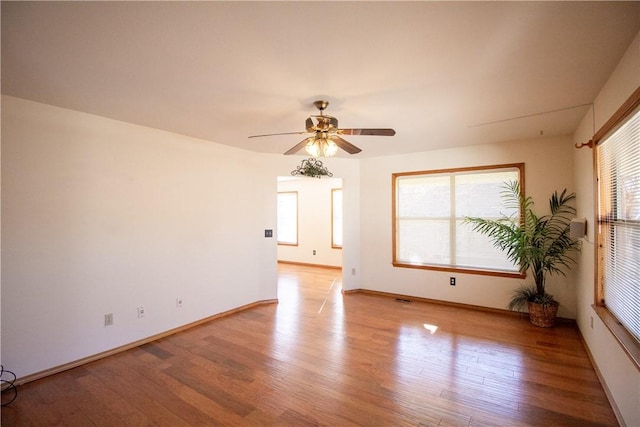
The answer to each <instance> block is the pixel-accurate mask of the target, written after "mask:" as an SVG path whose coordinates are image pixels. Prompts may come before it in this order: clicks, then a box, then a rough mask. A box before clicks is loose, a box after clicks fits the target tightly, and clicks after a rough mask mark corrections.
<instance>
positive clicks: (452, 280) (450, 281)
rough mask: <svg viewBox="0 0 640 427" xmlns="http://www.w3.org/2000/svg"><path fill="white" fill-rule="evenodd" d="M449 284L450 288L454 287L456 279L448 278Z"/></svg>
mask: <svg viewBox="0 0 640 427" xmlns="http://www.w3.org/2000/svg"><path fill="white" fill-rule="evenodd" d="M449 284H450V285H451V286H455V285H456V278H455V277H449Z"/></svg>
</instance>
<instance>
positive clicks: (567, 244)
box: [465, 182, 581, 327]
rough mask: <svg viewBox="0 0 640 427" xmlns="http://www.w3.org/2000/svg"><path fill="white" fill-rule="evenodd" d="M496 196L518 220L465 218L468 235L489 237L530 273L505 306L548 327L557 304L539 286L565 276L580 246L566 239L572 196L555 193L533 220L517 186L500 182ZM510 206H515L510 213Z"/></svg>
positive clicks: (572, 210)
mask: <svg viewBox="0 0 640 427" xmlns="http://www.w3.org/2000/svg"><path fill="white" fill-rule="evenodd" d="M502 196H503V198H504V200H505V203H506V205H507V208H509V209H510V211H519V213H520V218H514V215H511V216H507V215H504V216H503V217H502V218H499V219H497V220H491V219H484V218H473V217H468V218H465V222H466V223H468V224H471V226H472V228H473V230H474V231H476V232H479V233H481V234H484V235H486V236H489V238H490V239H491V241H492V243H493V244H494V246H496V247H497V248H499V249H501V250H502V251H504V252H505V253H506V255H507V258H508V259H509V260H510V261H512V262H513V263H514V264H516V265H519V266H520V267H521V269H522V271H523V272H524V273H525V274H526V273H531V276H532V277H533V282H534V283H533V284H525V285H522V286H521V287H520V288H518V289H516V290H515V291H514V292H513V295H512V298H511V300H510V302H509V304H508V308H509V309H510V310H517V311H523V309H524V308H525V307H527V308H528V310H529V319H530V321H531V323H533V324H534V325H536V326H541V327H550V326H553V323H554V320H555V317H556V314H557V312H558V302H557V301H556V300H554V299H553V296H552V295H550V294H548V293H547V291H546V288H545V285H546V279H547V276H549V275H553V274H560V275H563V276H565V275H566V270H568V269H569V268H570V267H571V266H572V265H573V264H575V262H576V261H575V259H574V258H573V255H574V253H575V252H577V251H579V250H580V244H581V242H580V241H579V240H573V239H572V238H571V237H570V235H569V230H570V225H571V219H572V218H573V217H575V214H576V210H575V208H574V207H573V206H572V205H571V203H572V202H573V200H574V199H575V197H576V195H575V193H571V194H567V190H566V189H564V190H563V191H562V192H561V193H560V194H558V192H557V191H555V192H554V193H553V194H552V195H551V198H550V199H549V208H550V211H551V213H550V214H548V215H544V216H538V215H536V213H535V212H534V211H533V206H534V203H533V200H532V199H531V197H525V196H524V195H523V194H522V192H521V190H520V184H519V183H518V182H509V183H506V184H505V187H504V190H503V193H502ZM514 208H517V210H516V209H514Z"/></svg>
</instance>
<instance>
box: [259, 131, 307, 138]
mask: <svg viewBox="0 0 640 427" xmlns="http://www.w3.org/2000/svg"><path fill="white" fill-rule="evenodd" d="M305 133H309V132H282V133H266V134H264V135H251V136H250V137H249V138H260V137H263V136H278V135H304V134H305Z"/></svg>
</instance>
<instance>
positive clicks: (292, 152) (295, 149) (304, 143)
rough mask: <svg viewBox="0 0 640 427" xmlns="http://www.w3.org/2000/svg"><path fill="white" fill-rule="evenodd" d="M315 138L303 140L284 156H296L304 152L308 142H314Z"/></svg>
mask: <svg viewBox="0 0 640 427" xmlns="http://www.w3.org/2000/svg"><path fill="white" fill-rule="evenodd" d="M302 133H306V132H302ZM313 138H314V137H313V136H310V137H309V138H305V139H303V140H302V141H300V142H299V143H297V144H296V145H294V146H293V147H291V148H290V149H289V150H287V151H286V152H285V153H284V154H287V155H288V154H296V153H297V152H298V151H300V150H302V149H303V148H304V146H305V145H307V142H309V141H313Z"/></svg>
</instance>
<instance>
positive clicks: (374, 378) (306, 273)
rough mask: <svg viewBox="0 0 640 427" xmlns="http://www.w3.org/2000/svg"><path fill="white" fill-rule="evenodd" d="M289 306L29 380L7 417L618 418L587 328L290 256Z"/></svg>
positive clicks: (564, 421) (285, 298) (256, 420)
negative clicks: (417, 297)
mask: <svg viewBox="0 0 640 427" xmlns="http://www.w3.org/2000/svg"><path fill="white" fill-rule="evenodd" d="M279 271H280V275H279V294H278V295H279V300H280V302H279V304H270V305H264V306H260V307H257V308H253V309H250V310H246V311H243V312H240V313H236V314H234V315H231V316H228V317H225V318H221V319H217V320H214V321H212V322H210V323H207V324H205V325H202V326H199V327H195V328H193V329H190V330H188V331H186V332H182V333H179V334H176V335H173V336H171V337H168V338H164V339H161V340H158V341H155V342H153V343H150V344H147V345H144V346H142V347H139V348H135V349H133V350H129V351H126V352H123V353H120V354H117V355H115V356H111V357H109V358H106V359H102V360H100V361H97V362H93V363H90V364H87V365H84V366H82V367H79V368H76V369H72V370H69V371H66V372H64V373H61V374H57V375H54V376H51V377H48V378H45V379H42V380H38V381H34V382H31V383H28V384H25V385H23V386H21V387H20V388H19V395H18V399H17V400H16V401H15V402H13V403H12V404H11V405H10V406H8V407H5V408H2V424H3V425H7V426H12V425H15V426H22V425H34V426H54V425H65V426H93V425H104V426H129V425H159V426H181V425H201V426H209V425H247V426H254V425H255V426H260V425H267V426H271V425H294V426H310V425H329V426H356V425H368V426H405V425H407V426H436V425H442V426H445V425H446V426H525V425H526V426H595V425H603V426H614V425H617V423H616V420H615V417H614V414H613V412H612V410H611V407H610V406H609V404H608V402H607V399H606V397H605V394H604V392H603V390H602V387H601V386H600V384H599V382H598V379H597V377H596V374H595V373H594V370H593V368H592V366H591V364H590V362H589V360H588V358H587V355H586V353H585V350H584V347H583V345H582V343H581V341H580V338H579V335H578V332H577V330H576V329H575V326H574V325H571V324H561V325H559V326H556V327H554V328H552V329H541V328H536V327H534V326H531V325H530V324H529V323H528V321H527V320H526V319H523V318H520V317H517V316H509V315H501V314H493V313H487V312H482V311H474V310H467V309H460V308H452V307H447V306H442V305H434V304H428V303H423V302H412V303H408V304H407V303H401V302H396V301H395V300H394V299H393V298H388V297H382V296H375V295H366V294H360V293H357V294H348V295H344V296H343V295H342V294H341V292H340V291H341V284H340V275H339V271H338V270H332V269H323V268H311V267H300V266H291V265H286V264H281V265H280V266H279Z"/></svg>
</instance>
